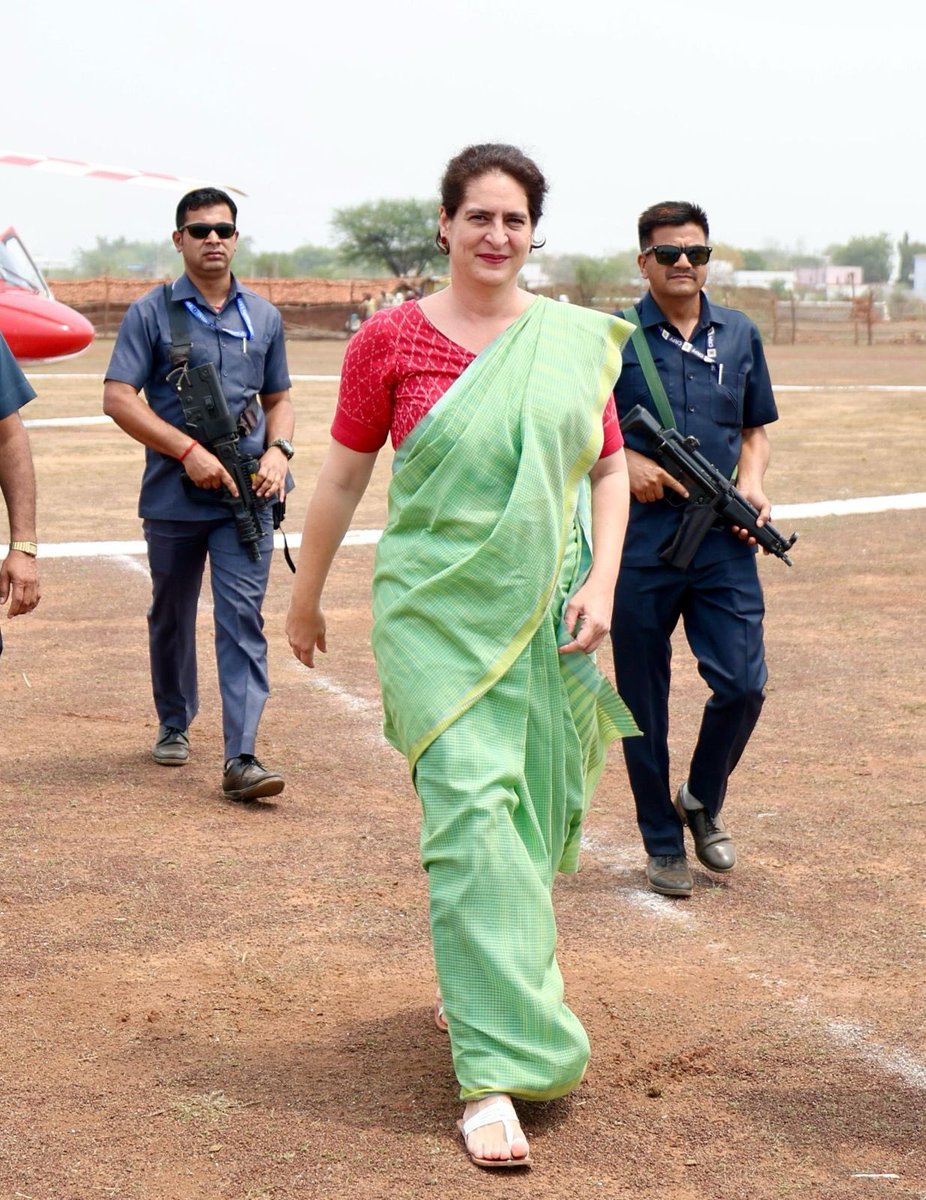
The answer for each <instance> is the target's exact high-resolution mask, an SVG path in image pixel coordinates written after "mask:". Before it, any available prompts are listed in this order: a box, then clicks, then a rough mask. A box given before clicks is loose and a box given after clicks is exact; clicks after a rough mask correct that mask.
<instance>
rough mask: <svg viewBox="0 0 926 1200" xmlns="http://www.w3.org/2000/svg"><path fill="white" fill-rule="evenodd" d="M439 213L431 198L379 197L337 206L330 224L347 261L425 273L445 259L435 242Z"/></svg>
mask: <svg viewBox="0 0 926 1200" xmlns="http://www.w3.org/2000/svg"><path fill="white" fill-rule="evenodd" d="M436 214H437V205H436V204H435V203H434V202H433V201H431V200H376V201H373V202H371V203H368V204H357V205H354V206H353V207H352V208H336V209H335V211H334V215H333V217H332V219H331V224H332V226H333V227H334V229H335V231H336V232H337V233H338V234H339V235H340V241H339V243H338V252H339V254H340V256H341V258H342V260H343V261H344V262H346V263H353V264H355V265H367V266H371V267H375V268H377V269H379V270H382V269H384V268H385V270H387V271H389V272H390V273H391V274H392V275H424V274H426V273H427V271H428V269H429V268H430V267H433V266H435V265H436V264H437V263H439V262H442V261H443V256H442V255H441V253H440V251H439V250H438V249H437V246H436V245H435V243H434V231H435V229H436V227H437V215H436Z"/></svg>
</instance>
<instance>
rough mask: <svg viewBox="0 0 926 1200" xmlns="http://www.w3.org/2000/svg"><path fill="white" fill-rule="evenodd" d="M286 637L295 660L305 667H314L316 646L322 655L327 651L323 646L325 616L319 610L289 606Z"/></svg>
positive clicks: (317, 608) (316, 608) (318, 608)
mask: <svg viewBox="0 0 926 1200" xmlns="http://www.w3.org/2000/svg"><path fill="white" fill-rule="evenodd" d="M286 636H287V638H288V639H289V644H290V646H291V647H292V651H293V654H295V656H296V658H298V659H299V661H300V662H301V663H304V664H305V666H307V667H314V666H315V648H316V646H317V647H318V649H319V650H320V651H321V652H322V654H326V653H327V651H328V647H327V645H326V644H325V614H324V613H323V612H322V610H321V608H320V607H318V606H315V607H313V608H311V609H302V608H301V606H296V605H294V604H291V605H290V606H289V612H288V613H287V615H286Z"/></svg>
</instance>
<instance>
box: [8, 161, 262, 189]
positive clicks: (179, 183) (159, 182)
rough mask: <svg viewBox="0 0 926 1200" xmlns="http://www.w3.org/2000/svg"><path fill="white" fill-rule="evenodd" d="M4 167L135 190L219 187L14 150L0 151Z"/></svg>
mask: <svg viewBox="0 0 926 1200" xmlns="http://www.w3.org/2000/svg"><path fill="white" fill-rule="evenodd" d="M0 164H2V165H4V166H9V167H32V168H34V169H35V170H37V171H46V172H50V173H52V174H56V175H71V176H80V177H83V178H86V179H109V180H111V181H113V182H114V183H128V184H132V185H134V186H135V187H151V188H162V189H169V190H171V191H174V192H176V191H177V190H178V188H180V187H184V188H186V189H187V190H188V191H191V190H192V189H193V188H196V187H209V186H213V187H214V186H217V185H216V184H215V183H214V181H213V180H208V179H188V178H184V177H183V176H181V175H167V174H165V173H164V172H162V171H136V170H134V169H133V168H131V167H108V166H104V165H103V164H101V163H90V162H81V161H80V160H79V159H73V158H51V157H48V156H47V155H42V154H17V153H15V152H14V151H12V150H0ZM222 188H223V190H224V191H226V192H234V193H235V194H236V195H238V196H246V195H247V192H243V191H242V190H241V188H237V187H232V186H231V185H230V184H224V185H222Z"/></svg>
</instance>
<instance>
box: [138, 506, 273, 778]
mask: <svg viewBox="0 0 926 1200" xmlns="http://www.w3.org/2000/svg"><path fill="white" fill-rule="evenodd" d="M262 518H263V522H264V536H263V538H262V539H261V542H260V553H261V558H260V561H259V562H252V561H251V559H250V558H249V557H248V554H247V551H246V550H245V548H244V547H243V546H242V545H241V543H240V542H239V541H238V534H237V532H236V530H235V523H234V521H233V520H231V519H230V518H229V519H221V520H218V521H216V520H209V521H151V520H146V521H145V522H144V531H145V540H146V541H147V543H148V564H149V567H150V569H151V585H152V602H151V608H150V609H149V610H148V647H149V652H150V655H151V686H152V689H153V691H154V706H155V709H156V710H157V714H158V719H159V721H160V722H161V724H162V725H174V726H176V727H177V728H178V729H187V728H188V727H189V725H190V724H191V722H192V720H193V718H194V717H195V716H196V713H197V711H198V709H199V687H198V684H197V675H196V608H197V604H198V602H199V592H200V588H201V586H202V581H203V570H204V568H205V565H206V558H207V556H208V558H209V570H210V575H211V579H212V604H213V614H214V619H215V653H216V663H217V666H218V674H219V690H220V692H221V694H222V730H223V733H224V737H225V757H226V759H228V758H234V757H236V756H237V755H239V754H253V753H254V745H255V742H256V739H257V726H258V725H259V724H260V718H261V714H262V713H263V711H264V705H265V703H266V702H267V697H268V695H269V694H270V687H269V683H268V678H267V639H266V638H265V637H264V633H263V628H264V619H263V617H262V616H261V611H260V610H261V606H262V604H263V602H264V593H265V592H266V590H267V579H268V576H269V573H270V558H271V554H272V551H273V531H272V529H271V516H270V510H269V509H268V510H267V511H266V512H265V513H263V514H262Z"/></svg>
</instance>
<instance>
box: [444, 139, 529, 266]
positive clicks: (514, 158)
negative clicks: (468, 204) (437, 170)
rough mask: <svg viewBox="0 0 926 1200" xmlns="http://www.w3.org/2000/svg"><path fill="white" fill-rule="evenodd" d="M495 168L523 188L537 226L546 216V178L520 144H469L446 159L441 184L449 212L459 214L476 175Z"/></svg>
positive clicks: (486, 172)
mask: <svg viewBox="0 0 926 1200" xmlns="http://www.w3.org/2000/svg"><path fill="white" fill-rule="evenodd" d="M496 171H498V172H501V173H502V174H503V175H510V176H511V178H512V179H514V180H515V181H516V182H517V183H519V184H520V185H521V187H522V188H524V195H525V196H526V197H527V211H528V213H529V214H530V219H531V227H532V228H534V229H536V227H537V223H538V222H539V220H540V218H541V217H542V216H543V200H544V197H545V196H546V194H547V181H546V180H545V179H544V177H543V172H542V171H541V170H540V168H539V167H538V166H537V164H536V163H535V162H534V161H533V159H530V158H528V157H527V155H526V154H525V153H524V152H523V151H522V150H519V149H518V148H517V146H507V145H505V144H504V143H503V142H484V143H482V144H481V145H478V146H467V147H466V149H465V150H461V151H460V153H459V154H457V155H456V156H455V157H454V158H452V159H451V160H450V162H449V163H447V167H446V169H445V171H444V176H443V179H441V184H440V199H441V204H442V205H443V206H444V211H445V212H446V214H447V216H448V217H454V216H456V213H457V209H458V208H459V207H460V205H461V204H462V203H463V197H464V196H465V195H466V189H467V187H468V186H469V184H470V183H472V181H473V180H474V179H480V178H481V177H482V176H483V175H491V174H493V173H494V172H496ZM542 244H543V243H541V245H542Z"/></svg>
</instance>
